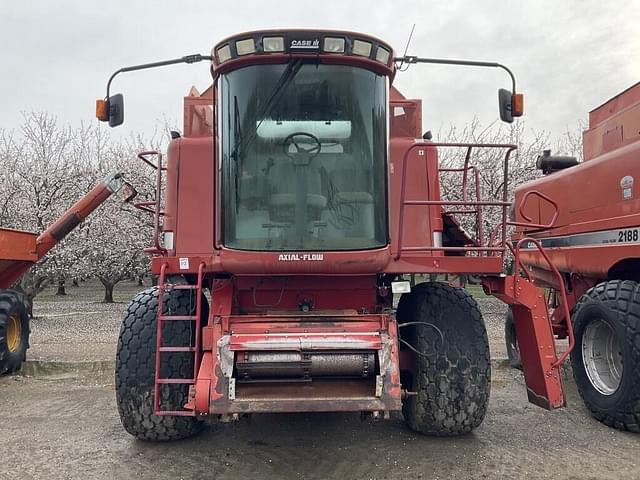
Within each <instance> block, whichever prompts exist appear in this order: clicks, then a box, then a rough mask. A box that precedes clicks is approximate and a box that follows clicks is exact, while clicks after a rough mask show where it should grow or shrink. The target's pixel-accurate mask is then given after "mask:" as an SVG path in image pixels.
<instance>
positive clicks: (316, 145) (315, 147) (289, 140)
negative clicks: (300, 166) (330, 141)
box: [282, 132, 322, 161]
mask: <svg viewBox="0 0 640 480" xmlns="http://www.w3.org/2000/svg"><path fill="white" fill-rule="evenodd" d="M303 138H309V139H311V140H312V142H313V144H311V146H310V147H309V148H305V147H304V146H303V145H305V144H306V145H309V144H310V143H309V142H300V140H301V139H303ZM296 139H297V140H296ZM292 144H293V146H294V147H296V151H295V153H291V152H290V151H289V147H291V145H292ZM282 148H284V154H285V155H286V156H287V157H289V158H291V159H294V156H295V155H300V154H302V155H305V156H306V157H307V158H308V159H309V161H311V160H313V159H314V158H316V157H317V156H318V154H319V153H320V150H321V149H322V144H321V143H320V140H319V139H318V137H316V136H315V135H312V134H311V133H307V132H294V133H292V134H291V135H287V137H286V138H285V139H284V140H283V141H282Z"/></svg>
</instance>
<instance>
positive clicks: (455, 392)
mask: <svg viewBox="0 0 640 480" xmlns="http://www.w3.org/2000/svg"><path fill="white" fill-rule="evenodd" d="M403 297H404V296H403ZM397 318H398V321H399V323H402V322H404V321H412V320H413V321H424V322H429V323H432V324H434V325H435V326H437V327H438V328H439V329H440V330H441V331H442V333H443V335H444V342H442V341H441V339H440V335H439V334H438V333H437V332H436V331H435V330H434V329H433V328H431V327H428V326H425V325H418V326H416V327H406V328H403V329H402V330H409V331H408V332H404V331H403V332H401V333H402V335H403V338H405V339H407V341H409V342H410V343H411V344H412V345H413V346H414V347H416V348H417V349H418V351H421V352H424V353H425V354H426V355H427V356H426V357H425V356H419V355H416V356H415V361H416V367H417V368H416V371H417V372H416V373H417V376H414V378H413V385H411V386H410V387H409V386H408V387H409V388H410V390H413V391H415V392H417V396H411V397H409V398H408V399H407V400H406V401H405V402H404V404H403V413H404V417H405V421H406V422H407V424H408V425H409V427H410V428H411V429H413V430H416V431H418V432H421V433H424V434H427V435H435V436H455V435H464V434H467V433H469V432H471V431H472V430H473V429H474V428H476V427H478V426H479V425H480V424H481V423H482V421H483V420H484V417H485V414H486V411H487V406H488V404H489V395H490V389H491V361H490V356H489V341H488V338H487V332H486V328H485V325H484V321H483V318H482V314H481V312H480V309H479V308H478V304H477V302H476V301H475V300H474V298H473V297H472V296H471V295H470V294H469V293H468V292H467V291H466V290H464V289H462V288H455V287H452V286H450V285H447V284H443V283H435V282H434V283H424V284H420V285H417V286H416V287H414V288H413V289H412V292H411V293H410V294H407V296H406V297H405V298H404V300H402V299H401V302H400V303H399V305H398V311H397Z"/></svg>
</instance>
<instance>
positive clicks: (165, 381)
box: [157, 378, 196, 385]
mask: <svg viewBox="0 0 640 480" xmlns="http://www.w3.org/2000/svg"><path fill="white" fill-rule="evenodd" d="M157 383H159V384H162V385H194V384H195V383H196V381H195V380H194V379H193V378H159V379H158V380H157Z"/></svg>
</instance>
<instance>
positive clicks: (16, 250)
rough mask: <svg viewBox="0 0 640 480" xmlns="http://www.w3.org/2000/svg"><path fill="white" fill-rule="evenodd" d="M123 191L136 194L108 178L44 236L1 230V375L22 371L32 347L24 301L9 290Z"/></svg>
mask: <svg viewBox="0 0 640 480" xmlns="http://www.w3.org/2000/svg"><path fill="white" fill-rule="evenodd" d="M123 187H124V188H123ZM120 189H123V190H124V195H125V200H130V199H131V198H133V196H134V195H135V190H134V189H133V188H132V187H131V185H129V184H128V183H126V182H125V181H124V180H123V178H122V175H120V174H114V175H111V176H109V177H107V178H106V179H105V180H104V181H103V182H101V183H100V184H99V185H97V186H95V187H94V188H93V189H92V190H91V191H90V192H89V193H87V194H86V195H85V196H84V197H83V198H82V199H80V200H79V201H78V202H77V203H76V204H75V205H73V206H72V207H71V208H70V209H69V210H67V212H66V213H65V214H64V215H63V216H62V217H60V219H58V220H57V221H56V222H55V223H54V224H53V225H51V226H50V227H49V228H47V230H46V231H45V232H44V233H42V234H41V235H37V234H35V233H30V232H22V231H19V230H11V229H6V228H0V374H3V373H13V372H16V371H18V370H19V369H20V366H21V365H22V362H24V360H25V357H26V353H27V349H28V348H29V333H30V330H29V317H28V316H27V311H26V308H25V304H24V298H23V296H22V294H21V293H19V292H16V291H15V290H9V287H11V286H12V285H13V284H14V283H15V282H16V281H17V280H18V279H19V278H20V277H21V276H22V275H23V274H24V273H26V272H27V270H29V268H31V266H32V265H33V264H34V263H35V262H37V261H38V260H40V259H41V258H42V257H44V256H45V255H46V254H47V253H48V252H49V250H51V249H52V248H53V247H54V246H55V245H56V243H58V242H59V241H60V240H62V239H63V238H64V237H65V236H66V235H67V234H68V233H69V232H70V231H71V230H73V229H74V228H75V227H76V226H77V225H78V224H79V223H80V222H82V220H84V219H85V218H86V217H87V215H89V214H90V213H91V212H93V211H94V210H95V209H96V208H97V207H98V206H100V205H101V204H102V203H103V202H104V201H105V200H106V199H107V198H109V197H110V196H111V194H112V193H114V192H117V191H119V190H120Z"/></svg>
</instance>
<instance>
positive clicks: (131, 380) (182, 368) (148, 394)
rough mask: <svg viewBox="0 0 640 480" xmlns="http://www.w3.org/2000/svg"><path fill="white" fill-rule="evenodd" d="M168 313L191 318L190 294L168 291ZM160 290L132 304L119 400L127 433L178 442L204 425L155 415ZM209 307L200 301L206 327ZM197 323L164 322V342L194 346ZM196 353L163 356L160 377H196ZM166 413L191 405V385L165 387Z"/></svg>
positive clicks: (121, 345) (123, 334) (122, 342)
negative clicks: (189, 401) (186, 404)
mask: <svg viewBox="0 0 640 480" xmlns="http://www.w3.org/2000/svg"><path fill="white" fill-rule="evenodd" d="M163 303H164V304H165V308H164V312H165V313H167V312H169V311H170V312H171V314H173V315H193V314H194V313H195V310H196V302H195V294H194V292H193V291H192V290H174V291H172V292H171V293H168V292H167V293H165V294H164V298H163ZM157 310H158V288H157V287H152V288H148V289H146V290H144V291H142V292H140V293H139V294H138V295H136V297H135V298H134V299H133V300H132V301H131V303H130V304H129V306H128V308H127V310H126V312H125V315H124V319H123V320H122V326H121V328H120V336H119V338H118V350H117V353H116V401H117V404H118V412H119V413H120V420H121V421H122V425H123V426H124V428H125V430H126V431H127V432H129V433H130V434H131V435H133V436H134V437H136V438H138V439H140V440H154V441H159V440H177V439H180V438H186V437H189V436H191V435H194V434H196V433H198V432H200V431H201V430H202V426H203V424H202V422H199V421H198V420H196V418H195V417H175V416H156V415H153V398H154V382H155V361H156V323H157ZM207 311H208V307H207V304H206V299H204V298H203V299H202V318H203V322H202V325H204V324H205V323H206V319H207ZM194 324H195V322H193V321H177V320H176V321H167V322H164V323H163V344H164V345H166V346H187V345H193V339H194V338H195V330H194ZM193 362H194V355H193V353H191V352H187V353H182V352H180V353H163V354H162V364H161V377H162V378H191V377H193ZM160 392H161V396H162V399H161V402H160V406H161V408H162V409H163V410H181V409H182V407H183V405H184V404H185V403H186V402H187V398H188V392H189V386H188V385H162V386H161V387H160Z"/></svg>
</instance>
